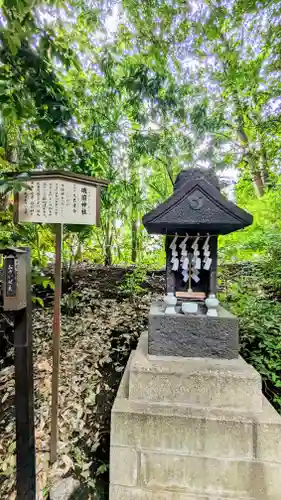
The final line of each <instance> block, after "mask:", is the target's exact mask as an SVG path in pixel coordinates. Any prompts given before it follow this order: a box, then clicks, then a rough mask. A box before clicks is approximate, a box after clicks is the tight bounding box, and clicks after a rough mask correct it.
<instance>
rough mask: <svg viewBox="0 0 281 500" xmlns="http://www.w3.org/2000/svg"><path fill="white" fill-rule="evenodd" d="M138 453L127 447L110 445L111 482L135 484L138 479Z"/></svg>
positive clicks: (122, 484) (127, 484) (125, 484)
mask: <svg viewBox="0 0 281 500" xmlns="http://www.w3.org/2000/svg"><path fill="white" fill-rule="evenodd" d="M138 469H139V457H138V453H137V452H136V451H135V450H133V449H131V448H127V447H121V446H111V447H110V484H119V485H121V486H135V485H136V484H137V481H138Z"/></svg>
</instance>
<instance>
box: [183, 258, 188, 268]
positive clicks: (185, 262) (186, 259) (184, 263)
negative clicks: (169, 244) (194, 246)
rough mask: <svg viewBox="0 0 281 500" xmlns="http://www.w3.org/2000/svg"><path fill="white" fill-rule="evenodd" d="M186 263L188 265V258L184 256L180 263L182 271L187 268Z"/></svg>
mask: <svg viewBox="0 0 281 500" xmlns="http://www.w3.org/2000/svg"><path fill="white" fill-rule="evenodd" d="M188 265H189V261H188V258H187V257H186V258H185V259H184V261H183V264H182V269H183V270H184V271H186V270H187V269H188Z"/></svg>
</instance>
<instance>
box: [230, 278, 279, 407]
mask: <svg viewBox="0 0 281 500" xmlns="http://www.w3.org/2000/svg"><path fill="white" fill-rule="evenodd" d="M252 293H253V292H252ZM228 298H229V300H228V301H227V304H228V307H230V308H231V310H232V312H233V313H234V314H236V315H237V316H238V317H239V318H240V349H241V354H242V356H243V357H244V358H245V359H246V361H248V362H249V363H250V364H252V365H253V366H254V367H255V368H256V369H257V371H258V372H259V373H260V374H261V376H262V379H263V385H264V392H265V394H266V396H267V397H268V398H269V399H270V400H271V401H272V402H273V403H274V405H275V406H276V408H277V409H278V411H279V412H281V325H280V314H281V304H279V303H276V302H274V301H270V300H268V299H265V298H262V297H259V296H257V295H252V294H251V293H249V291H248V292H247V293H245V290H244V293H243V292H242V293H241V289H240V290H239V287H237V286H236V287H234V288H232V290H231V295H229V296H228Z"/></svg>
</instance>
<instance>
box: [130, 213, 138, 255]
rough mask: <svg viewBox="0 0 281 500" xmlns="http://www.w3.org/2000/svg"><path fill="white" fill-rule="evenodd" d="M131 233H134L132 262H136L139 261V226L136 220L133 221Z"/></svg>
mask: <svg viewBox="0 0 281 500" xmlns="http://www.w3.org/2000/svg"><path fill="white" fill-rule="evenodd" d="M131 235H132V262H133V263H134V264H135V263H136V262H137V257H138V226H137V221H136V220H133V221H132V226H131Z"/></svg>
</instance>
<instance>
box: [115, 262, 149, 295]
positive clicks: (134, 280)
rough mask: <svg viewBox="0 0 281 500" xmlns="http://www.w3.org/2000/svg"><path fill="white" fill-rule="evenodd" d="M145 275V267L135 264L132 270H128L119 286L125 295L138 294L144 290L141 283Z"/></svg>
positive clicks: (143, 281)
mask: <svg viewBox="0 0 281 500" xmlns="http://www.w3.org/2000/svg"><path fill="white" fill-rule="evenodd" d="M146 277H147V267H146V266H137V267H136V268H135V269H133V270H132V271H128V272H127V273H126V276H125V278H124V280H123V281H122V283H121V284H120V286H119V288H120V290H121V291H122V292H123V293H124V294H125V295H138V294H143V293H144V292H145V290H144V288H143V286H142V285H143V284H144V283H145V281H146Z"/></svg>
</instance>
